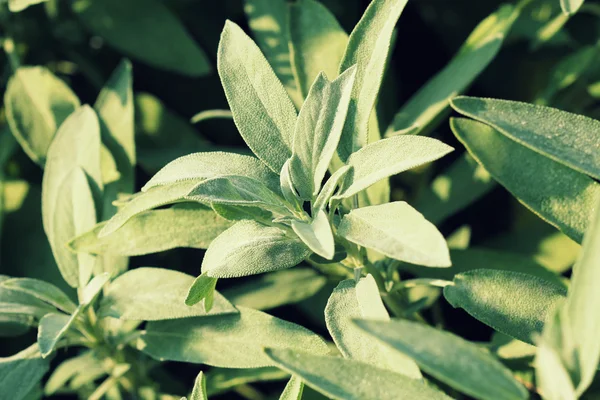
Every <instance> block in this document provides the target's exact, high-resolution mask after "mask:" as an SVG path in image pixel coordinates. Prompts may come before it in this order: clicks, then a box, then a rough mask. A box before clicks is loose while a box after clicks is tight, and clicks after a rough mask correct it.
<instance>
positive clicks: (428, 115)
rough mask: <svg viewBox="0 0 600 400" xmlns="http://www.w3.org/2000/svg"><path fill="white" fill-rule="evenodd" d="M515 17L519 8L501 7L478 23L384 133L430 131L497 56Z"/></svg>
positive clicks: (399, 112)
mask: <svg viewBox="0 0 600 400" xmlns="http://www.w3.org/2000/svg"><path fill="white" fill-rule="evenodd" d="M518 16H519V10H518V9H515V8H514V7H513V6H511V5H503V6H501V7H500V8H499V9H498V10H497V11H496V12H495V13H493V14H491V15H490V16H488V17H487V18H486V19H484V20H483V21H481V22H480V23H479V25H477V27H476V28H475V29H474V30H473V32H472V33H471V34H470V35H469V37H468V38H467V40H466V41H465V43H464V44H463V46H462V48H461V49H460V50H459V52H458V53H457V54H456V55H455V56H454V58H452V60H451V61H450V62H449V63H448V64H447V65H446V66H445V67H444V69H442V70H441V71H440V72H438V73H437V74H436V75H435V76H434V77H433V78H431V79H430V80H429V81H428V82H427V83H426V84H425V85H424V86H422V87H421V89H420V90H419V91H418V92H417V93H416V94H415V95H414V96H412V97H411V98H410V100H408V102H407V103H406V104H405V105H404V106H403V107H402V108H401V109H400V111H398V113H397V114H396V116H395V117H394V121H393V122H392V124H391V125H390V127H389V128H388V132H387V134H388V135H394V134H398V133H395V131H400V130H402V129H406V128H409V127H411V126H416V127H417V130H416V131H413V132H411V134H418V133H426V132H428V131H429V130H430V129H431V128H433V125H435V124H436V123H437V122H438V121H440V119H441V118H442V117H443V116H444V113H445V112H446V111H447V110H448V107H449V104H450V99H452V98H453V97H454V96H456V95H457V94H458V93H461V92H463V91H464V90H466V89H467V88H468V87H469V85H470V84H471V83H472V82H473V81H474V80H475V79H477V77H478V76H479V74H481V72H483V70H484V69H485V68H486V67H487V66H488V65H489V64H490V63H491V62H492V60H493V59H494V58H495V57H496V55H497V54H498V52H499V51H500V48H501V47H502V43H503V41H504V38H505V37H506V35H507V34H508V32H509V31H510V28H511V27H512V25H513V23H514V22H515V20H516V19H517V17H518Z"/></svg>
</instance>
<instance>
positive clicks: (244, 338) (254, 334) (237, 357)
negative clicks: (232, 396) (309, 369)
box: [142, 307, 328, 368]
mask: <svg viewBox="0 0 600 400" xmlns="http://www.w3.org/2000/svg"><path fill="white" fill-rule="evenodd" d="M238 309H239V314H226V315H214V316H207V317H200V318H183V319H175V320H168V321H158V322H150V323H149V324H148V325H147V327H146V333H145V334H144V335H143V336H142V343H143V344H142V351H144V352H145V353H146V354H148V355H150V356H151V357H153V358H156V359H160V360H172V361H183V362H191V363H197V364H207V365H211V366H215V367H226V368H257V367H266V366H271V365H273V362H272V361H271V360H270V359H269V358H268V357H267V356H266V355H265V354H264V353H263V348H264V347H276V348H281V347H283V348H292V349H297V350H300V349H302V350H304V351H308V352H312V353H315V354H325V353H327V352H328V348H327V345H326V344H325V342H324V341H323V340H322V339H321V338H320V337H319V336H317V335H315V334H314V333H312V332H311V331H309V330H307V329H306V328H303V327H302V326H300V325H296V324H293V323H291V322H287V321H284V320H281V319H278V318H275V317H272V316H270V315H268V314H265V313H263V312H260V311H256V310H252V309H250V308H244V307H239V308H238Z"/></svg>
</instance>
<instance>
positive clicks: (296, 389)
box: [279, 375, 304, 400]
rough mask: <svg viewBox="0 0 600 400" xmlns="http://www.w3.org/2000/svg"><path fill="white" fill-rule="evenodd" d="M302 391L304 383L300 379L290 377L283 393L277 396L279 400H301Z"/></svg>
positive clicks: (294, 376) (293, 376)
mask: <svg viewBox="0 0 600 400" xmlns="http://www.w3.org/2000/svg"><path fill="white" fill-rule="evenodd" d="M303 391H304V383H303V382H302V379H300V378H299V377H297V376H296V375H292V377H291V378H290V380H289V381H288V383H287V385H285V389H283V393H281V396H279V400H301V399H302V392H303Z"/></svg>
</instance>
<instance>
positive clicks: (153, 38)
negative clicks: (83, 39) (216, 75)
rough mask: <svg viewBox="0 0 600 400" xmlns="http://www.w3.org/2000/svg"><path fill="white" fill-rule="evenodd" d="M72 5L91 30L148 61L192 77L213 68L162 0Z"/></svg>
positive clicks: (78, 0) (82, 0) (112, 0)
mask: <svg viewBox="0 0 600 400" xmlns="http://www.w3.org/2000/svg"><path fill="white" fill-rule="evenodd" d="M71 7H72V9H73V11H74V13H75V14H76V15H77V16H78V17H79V19H81V21H82V22H83V24H84V25H85V26H86V27H87V28H88V29H89V30H90V31H91V32H92V33H94V34H95V35H98V36H100V37H102V38H103V39H105V40H106V41H107V42H108V44H110V45H111V46H112V47H114V48H115V49H117V50H119V51H122V52H123V53H125V54H128V55H130V56H131V57H133V58H135V59H138V60H140V61H143V62H144V63H146V64H148V65H151V66H153V67H156V68H162V69H165V70H167V71H173V72H178V73H180V74H184V75H188V76H193V77H195V76H202V75H206V74H208V73H209V72H210V71H211V66H210V64H209V61H208V58H207V57H206V54H204V51H202V49H201V48H200V47H198V45H197V44H196V42H195V41H194V39H193V38H192V37H191V36H190V34H189V33H188V32H187V30H186V29H185V27H184V26H183V25H182V23H181V22H180V21H179V19H178V18H177V17H176V16H175V14H173V12H171V10H170V9H169V8H168V7H167V6H166V5H165V4H164V3H163V2H162V1H160V0H129V1H127V2H125V3H123V2H120V1H119V0H103V1H101V2H98V1H91V0H76V1H74V2H73V4H72V5H71ZM140 10H144V18H139V11H140Z"/></svg>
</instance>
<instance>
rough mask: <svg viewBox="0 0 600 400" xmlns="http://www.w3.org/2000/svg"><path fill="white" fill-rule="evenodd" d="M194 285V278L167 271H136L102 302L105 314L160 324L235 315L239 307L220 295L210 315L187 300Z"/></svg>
mask: <svg viewBox="0 0 600 400" xmlns="http://www.w3.org/2000/svg"><path fill="white" fill-rule="evenodd" d="M193 282H194V278H193V277H192V276H190V275H187V274H184V273H181V272H178V271H172V270H168V269H163V268H149V267H144V268H136V269H133V270H131V271H128V272H126V273H124V274H123V275H121V276H119V277H118V278H117V279H115V280H114V281H113V282H112V283H111V284H110V286H109V287H108V289H107V290H106V293H105V296H104V298H103V299H102V301H101V304H100V305H101V313H102V315H106V316H111V317H114V318H121V319H127V320H140V321H157V320H163V319H172V318H187V317H198V316H205V315H216V314H226V313H235V312H236V310H235V308H234V307H233V306H232V305H231V304H230V303H229V302H228V301H227V300H226V299H225V298H224V297H223V296H221V295H220V294H218V293H217V294H216V296H215V303H214V307H213V309H212V310H211V312H210V313H209V314H207V313H206V312H205V311H204V307H202V306H201V305H197V306H194V307H190V306H187V305H186V304H185V303H184V301H185V299H186V297H187V293H188V289H189V287H190V286H191V285H192V283H193Z"/></svg>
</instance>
